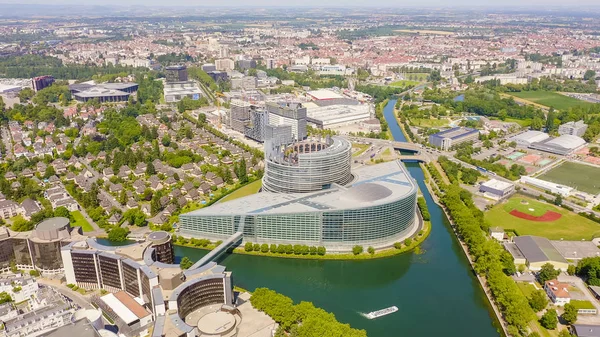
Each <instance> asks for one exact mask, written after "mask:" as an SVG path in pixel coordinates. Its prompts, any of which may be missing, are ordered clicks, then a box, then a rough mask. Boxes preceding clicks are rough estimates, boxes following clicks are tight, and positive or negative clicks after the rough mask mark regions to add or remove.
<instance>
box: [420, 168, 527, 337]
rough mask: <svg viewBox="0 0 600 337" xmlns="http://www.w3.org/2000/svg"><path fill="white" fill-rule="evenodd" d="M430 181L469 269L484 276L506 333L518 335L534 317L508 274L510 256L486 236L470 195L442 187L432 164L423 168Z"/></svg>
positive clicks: (453, 187) (512, 270)
mask: <svg viewBox="0 0 600 337" xmlns="http://www.w3.org/2000/svg"><path fill="white" fill-rule="evenodd" d="M427 169H428V171H429V172H431V175H432V177H433V179H434V180H435V181H436V182H437V184H438V186H439V187H440V188H441V189H442V191H443V192H444V194H443V195H442V194H441V193H440V201H441V202H442V203H443V204H444V205H445V206H446V209H447V211H448V213H449V215H450V216H451V219H452V221H453V223H454V226H455V228H456V231H457V235H458V236H459V238H460V239H461V240H462V241H463V242H465V243H466V245H467V247H468V249H469V253H470V255H471V257H472V259H473V261H474V263H473V269H474V270H475V272H476V273H477V274H479V275H482V276H485V277H486V279H487V284H488V286H489V288H490V290H491V292H492V295H493V297H494V299H495V302H496V304H497V305H498V307H499V308H500V310H501V311H502V314H503V317H504V319H505V320H506V322H507V323H508V325H509V326H508V332H509V333H510V334H511V335H513V336H521V333H522V332H525V331H526V330H527V329H528V323H529V321H531V320H532V319H534V317H535V315H534V314H533V311H532V310H531V308H530V306H529V304H528V300H527V298H526V297H525V296H524V295H523V293H522V292H521V290H520V289H519V288H518V287H517V285H516V283H515V282H514V281H513V280H512V278H510V277H509V276H508V275H512V274H513V273H515V272H516V268H515V265H514V262H513V259H512V256H511V255H510V254H509V253H508V252H507V251H505V250H504V249H503V248H502V247H501V246H500V244H499V243H497V242H495V241H494V240H489V239H488V238H487V237H486V234H485V233H486V232H485V230H487V228H486V225H485V223H484V221H483V212H481V211H480V210H479V209H477V208H476V207H475V205H474V203H473V200H472V196H471V193H469V192H468V191H466V190H464V189H461V188H460V187H459V186H458V185H457V184H451V185H446V184H444V183H443V181H442V180H441V175H440V174H439V172H437V169H436V168H435V166H434V165H433V164H429V165H427Z"/></svg>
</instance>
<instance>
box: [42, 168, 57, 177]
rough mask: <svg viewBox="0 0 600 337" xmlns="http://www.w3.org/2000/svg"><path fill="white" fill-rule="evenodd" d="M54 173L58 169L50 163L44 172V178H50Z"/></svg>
mask: <svg viewBox="0 0 600 337" xmlns="http://www.w3.org/2000/svg"><path fill="white" fill-rule="evenodd" d="M54 175H56V171H54V167H52V165H48V166H47V167H46V171H45V172H44V178H46V179H48V178H50V177H52V176H54Z"/></svg>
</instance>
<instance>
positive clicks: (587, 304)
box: [570, 300, 596, 309]
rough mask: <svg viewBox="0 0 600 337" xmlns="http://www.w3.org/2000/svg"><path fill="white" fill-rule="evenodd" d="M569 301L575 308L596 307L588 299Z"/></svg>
mask: <svg viewBox="0 0 600 337" xmlns="http://www.w3.org/2000/svg"><path fill="white" fill-rule="evenodd" d="M570 303H571V304H573V306H574V307H575V309H595V308H596V307H594V305H593V304H592V302H590V301H581V300H571V302H570Z"/></svg>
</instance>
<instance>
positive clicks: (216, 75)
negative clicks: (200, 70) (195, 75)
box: [207, 71, 229, 83]
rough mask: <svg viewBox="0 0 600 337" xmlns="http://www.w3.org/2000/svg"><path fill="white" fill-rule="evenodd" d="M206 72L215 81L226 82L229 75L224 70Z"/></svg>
mask: <svg viewBox="0 0 600 337" xmlns="http://www.w3.org/2000/svg"><path fill="white" fill-rule="evenodd" d="M207 74H208V76H210V78H212V79H213V81H215V83H219V82H226V81H227V80H228V79H229V75H227V72H225V71H209V72H207Z"/></svg>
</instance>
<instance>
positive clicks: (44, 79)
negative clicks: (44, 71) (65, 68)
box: [31, 75, 54, 92]
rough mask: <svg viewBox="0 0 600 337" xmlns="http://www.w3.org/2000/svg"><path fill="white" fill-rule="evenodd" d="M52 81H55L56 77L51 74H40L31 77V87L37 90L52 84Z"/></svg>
mask: <svg viewBox="0 0 600 337" xmlns="http://www.w3.org/2000/svg"><path fill="white" fill-rule="evenodd" d="M52 83H54V77H53V76H50V75H46V76H38V77H34V78H32V79H31V87H32V88H33V91H35V92H38V91H40V90H42V89H44V88H47V87H49V86H51V85H52Z"/></svg>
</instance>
